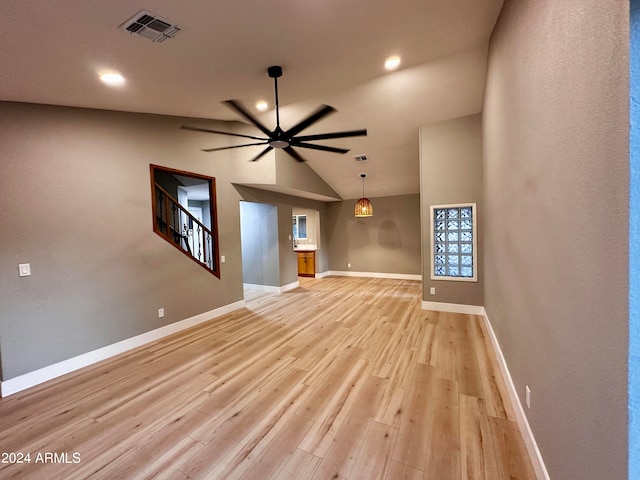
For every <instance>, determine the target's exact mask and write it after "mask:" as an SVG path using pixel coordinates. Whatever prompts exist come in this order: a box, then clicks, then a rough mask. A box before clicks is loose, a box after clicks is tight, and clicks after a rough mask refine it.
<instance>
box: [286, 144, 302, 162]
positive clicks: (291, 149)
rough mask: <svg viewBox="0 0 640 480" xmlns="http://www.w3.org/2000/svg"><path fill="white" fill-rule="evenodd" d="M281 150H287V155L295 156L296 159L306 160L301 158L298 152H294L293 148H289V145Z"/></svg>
mask: <svg viewBox="0 0 640 480" xmlns="http://www.w3.org/2000/svg"><path fill="white" fill-rule="evenodd" d="M283 150H284V151H285V152H287V153H288V154H289V155H291V156H292V157H293V158H295V159H296V160H297V161H299V162H306V160H305V159H304V158H302V156H301V155H300V154H299V153H298V152H296V151H295V150H294V149H293V148H291V147H290V146H289V147H285V148H283Z"/></svg>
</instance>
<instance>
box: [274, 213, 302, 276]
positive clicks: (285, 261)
mask: <svg viewBox="0 0 640 480" xmlns="http://www.w3.org/2000/svg"><path fill="white" fill-rule="evenodd" d="M291 214H292V209H291V207H290V206H289V205H278V266H279V270H280V271H279V281H280V283H279V285H280V286H284V285H290V284H292V283H294V282H297V281H298V257H297V256H296V254H295V253H294V252H293V247H292V245H293V243H292V242H293V241H292V240H289V235H291V234H292V227H291Z"/></svg>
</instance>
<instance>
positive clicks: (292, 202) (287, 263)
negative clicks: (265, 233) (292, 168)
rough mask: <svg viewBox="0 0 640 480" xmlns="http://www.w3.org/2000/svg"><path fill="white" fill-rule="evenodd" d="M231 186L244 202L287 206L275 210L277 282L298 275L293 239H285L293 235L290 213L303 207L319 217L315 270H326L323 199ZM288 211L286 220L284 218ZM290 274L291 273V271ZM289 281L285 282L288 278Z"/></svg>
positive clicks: (326, 251) (324, 205)
mask: <svg viewBox="0 0 640 480" xmlns="http://www.w3.org/2000/svg"><path fill="white" fill-rule="evenodd" d="M290 164H292V165H297V162H290ZM235 188H236V189H237V190H238V193H239V194H240V195H241V196H242V198H243V199H244V200H246V201H250V202H258V203H268V204H273V205H278V206H281V207H287V209H283V210H279V213H278V215H279V216H280V218H279V222H280V223H279V225H280V232H279V234H278V242H279V246H280V247H279V248H280V257H281V275H282V280H281V281H284V283H281V284H280V285H281V286H282V285H288V284H289V283H291V282H295V281H296V279H297V276H298V264H297V257H296V254H295V252H294V251H293V240H290V239H289V235H292V234H293V231H292V227H291V215H292V214H293V210H294V209H296V210H297V209H303V210H305V209H306V210H315V211H317V212H318V213H319V216H320V238H319V239H318V246H319V249H318V251H316V272H317V273H319V272H326V271H327V270H328V250H327V248H324V247H323V245H326V244H327V243H326V242H327V240H326V238H327V237H326V229H325V228H324V225H325V224H326V221H327V220H326V208H327V207H326V205H327V204H325V202H319V201H317V200H311V199H308V198H302V197H296V196H293V195H285V194H282V193H277V192H271V191H267V190H260V189H257V188H253V187H248V186H245V185H236V186H235ZM287 212H288V217H289V218H288V220H287V219H286V216H287ZM292 273H293V274H292ZM294 277H295V278H294ZM291 278H293V280H291V281H286V280H287V279H291Z"/></svg>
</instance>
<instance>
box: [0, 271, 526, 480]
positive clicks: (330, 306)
mask: <svg viewBox="0 0 640 480" xmlns="http://www.w3.org/2000/svg"><path fill="white" fill-rule="evenodd" d="M420 293H421V284H420V282H417V281H403V280H389V279H364V278H351V277H327V278H323V279H300V287H299V288H297V289H295V290H292V291H289V292H287V293H283V294H279V295H276V294H267V293H259V292H255V291H251V292H250V291H247V292H246V305H247V307H246V308H243V309H240V310H237V311H235V312H232V313H230V314H228V315H225V316H222V317H219V318H216V319H213V320H212V321H210V322H207V323H206V324H202V325H200V326H197V327H194V328H192V329H189V330H186V331H183V332H181V333H179V334H176V335H173V336H171V337H167V338H165V339H163V340H162V341H158V342H155V343H152V344H149V345H147V346H145V347H142V348H139V349H137V350H134V351H131V352H128V353H126V354H123V355H120V356H118V357H114V358H113V359H110V360H107V361H104V362H101V363H99V364H96V365H94V366H91V367H88V368H86V369H83V370H81V371H79V372H76V373H73V374H70V375H67V376H65V377H62V378H60V379H57V380H54V381H51V382H48V383H47V384H44V385H41V386H39V387H35V388H33V389H31V390H29V391H26V392H22V393H19V394H16V395H13V396H11V397H8V398H5V399H0V454H2V453H3V452H4V453H7V454H8V453H10V452H13V453H22V454H26V453H30V454H31V458H30V460H31V462H30V463H22V464H18V463H0V478H2V479H6V478H28V479H30V480H31V479H39V478H42V479H62V478H64V479H82V478H92V479H110V480H112V479H118V478H123V479H138V478H139V479H147V478H166V479H176V480H177V479H182V480H184V479H224V480H232V479H243V480H247V479H255V480H266V479H291V480H319V479H344V480H347V479H348V480H356V479H363V480H374V479H380V480H403V479H406V480H427V479H428V480H457V479H461V480H468V479H485V480H500V479H510V480H512V479H523V480H529V479H534V478H535V475H534V473H533V469H532V466H531V463H530V459H529V458H528V456H527V452H526V449H525V446H524V443H523V441H522V438H521V435H520V432H519V430H518V426H517V424H516V422H515V417H514V413H513V410H512V407H511V405H510V404H509V403H508V396H507V392H506V389H505V386H504V384H503V382H502V379H501V377H500V373H499V369H498V366H497V363H496V359H495V357H494V355H493V353H492V350H491V345H490V341H489V339H488V336H487V332H486V331H485V328H484V325H483V324H482V319H481V318H480V317H477V316H471V315H460V314H450V313H438V312H431V311H424V310H420V304H421V301H420ZM47 453H48V454H49V457H47V456H46V455H45V454H47ZM65 454H66V456H65ZM54 455H55V456H54ZM74 455H75V456H74ZM47 458H48V461H46V460H47ZM4 459H5V460H10V459H9V458H7V457H5V458H4ZM1 460H2V458H0V461H1Z"/></svg>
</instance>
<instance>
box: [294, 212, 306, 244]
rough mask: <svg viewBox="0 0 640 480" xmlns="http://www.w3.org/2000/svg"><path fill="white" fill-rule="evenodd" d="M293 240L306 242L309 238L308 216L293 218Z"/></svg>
mask: <svg viewBox="0 0 640 480" xmlns="http://www.w3.org/2000/svg"><path fill="white" fill-rule="evenodd" d="M293 238H296V239H302V240H306V238H307V216H306V215H294V216H293Z"/></svg>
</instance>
